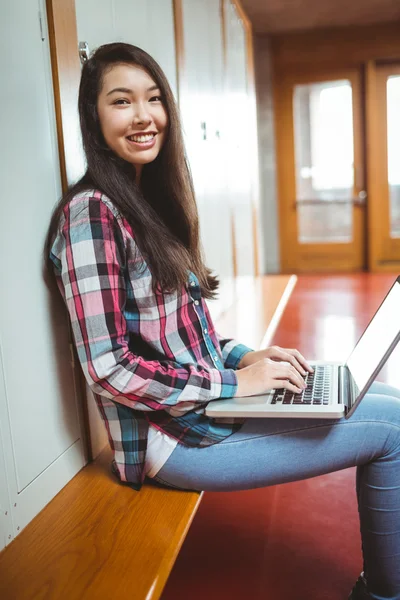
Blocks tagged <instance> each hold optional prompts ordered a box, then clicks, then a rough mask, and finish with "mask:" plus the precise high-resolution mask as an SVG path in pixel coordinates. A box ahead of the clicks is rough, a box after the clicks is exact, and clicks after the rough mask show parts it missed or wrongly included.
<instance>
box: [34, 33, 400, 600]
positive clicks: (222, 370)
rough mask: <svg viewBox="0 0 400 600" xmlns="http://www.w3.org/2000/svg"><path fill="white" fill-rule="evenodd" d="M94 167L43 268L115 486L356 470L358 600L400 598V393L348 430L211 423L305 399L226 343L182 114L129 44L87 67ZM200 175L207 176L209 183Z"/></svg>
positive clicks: (287, 355) (86, 117) (84, 84)
mask: <svg viewBox="0 0 400 600" xmlns="http://www.w3.org/2000/svg"><path fill="white" fill-rule="evenodd" d="M79 111H80V120H81V129H82V136H83V145H84V149H85V153H86V158H87V171H86V173H85V175H84V176H83V178H82V179H81V180H80V181H79V182H78V183H77V184H76V185H74V186H73V187H72V188H71V189H70V191H69V192H68V193H67V194H66V196H65V197H64V198H62V200H61V201H60V203H59V204H58V205H57V207H56V208H55V210H54V214H53V217H52V220H51V224H50V229H49V233H48V238H47V241H46V249H45V253H46V258H47V259H48V262H49V268H50V269H51V271H52V272H54V274H55V277H56V280H57V283H58V286H59V289H60V292H61V294H62V296H63V298H64V301H65V303H66V306H67V309H68V311H69V315H70V319H71V324H72V329H73V335H74V340H75V344H76V349H77V353H78V356H79V360H80V363H81V366H82V369H83V371H84V374H85V377H86V380H87V382H88V384H89V385H90V387H91V389H92V390H93V392H94V394H95V398H96V402H97V405H98V408H99V411H100V413H101V416H102V418H103V420H104V423H105V426H106V428H107V432H108V436H109V440H110V444H111V447H112V449H113V451H114V461H113V470H114V472H115V473H116V475H117V476H118V477H119V479H120V480H121V481H123V482H128V483H130V484H131V485H132V486H133V487H135V488H136V489H140V487H141V484H142V482H143V480H144V478H145V476H147V477H150V478H153V479H154V480H156V481H158V482H159V483H161V484H163V485H167V486H171V487H176V488H182V489H192V490H226V491H229V490H242V489H248V488H255V487H262V486H268V485H274V484H277V483H283V482H288V481H294V480H298V479H303V478H307V477H314V476H316V475H321V474H323V473H328V472H331V471H335V470H339V469H344V468H347V467H351V466H355V465H356V466H357V467H358V471H357V495H358V502H359V512H360V521H361V534H362V542H363V552H364V574H365V576H364V575H362V576H361V577H360V578H359V580H358V582H357V584H356V586H355V588H354V589H353V591H352V594H351V596H350V597H351V598H352V599H353V600H360V599H367V598H371V599H376V600H377V599H381V600H382V599H386V600H400V391H398V390H395V389H392V388H389V387H387V386H384V385H383V384H375V385H374V386H373V388H372V389H371V392H370V393H369V394H368V396H367V397H366V398H365V399H364V400H363V402H362V404H361V405H360V407H359V408H358V410H357V411H356V413H355V414H354V415H353V417H352V418H351V419H349V420H345V419H341V420H338V421H333V420H316V419H312V420H307V419H289V418H288V419H248V420H246V421H245V422H243V420H242V421H237V420H236V421H235V420H232V422H230V423H227V422H217V421H216V420H214V419H210V418H208V417H207V416H206V415H205V414H204V410H205V407H206V406H207V403H208V402H210V401H212V400H215V399H221V398H230V397H233V396H235V395H236V396H247V395H252V394H258V393H261V392H263V391H265V390H266V389H270V388H288V389H290V390H292V391H296V392H298V391H300V390H302V389H303V388H304V380H303V376H304V375H305V373H306V371H310V370H311V368H310V366H309V365H308V363H307V361H306V360H305V359H304V357H303V356H302V355H301V354H300V353H299V352H298V351H297V350H288V349H282V348H277V347H272V348H268V349H267V350H260V351H253V350H251V349H250V348H247V347H246V346H244V345H242V344H240V343H237V342H235V341H234V340H231V339H223V338H221V336H219V335H218V334H217V333H216V331H215V329H214V324H213V322H212V320H211V318H210V314H209V312H208V309H207V304H206V302H205V300H206V299H208V298H213V297H214V296H215V294H216V292H217V288H218V279H217V278H216V277H215V276H213V275H212V274H211V271H210V270H209V269H208V268H207V267H206V266H205V264H204V261H203V258H202V254H201V248H200V241H199V225H198V215H197V209H196V203H195V199H194V193H193V186H192V181H191V177H190V173H189V170H188V166H187V163H186V159H185V154H184V148H183V143H182V136H181V129H180V124H179V118H178V112H177V108H176V106H175V102H174V99H173V95H172V93H171V90H170V87H169V85H168V82H167V80H166V78H165V75H164V74H163V72H162V70H161V69H160V67H159V66H158V65H157V63H156V62H155V61H154V60H153V59H152V58H151V57H150V56H149V55H148V54H146V53H145V52H143V51H142V50H140V49H139V48H136V47H135V46H130V45H128V44H119V43H115V44H107V45H105V46H102V47H100V48H99V49H98V50H97V51H96V52H95V53H94V55H93V56H92V57H91V58H90V59H89V60H88V62H87V63H86V64H85V65H84V67H83V70H82V79H81V84H80V91H79ZM204 176H205V177H206V176H207V174H206V173H205V174H204Z"/></svg>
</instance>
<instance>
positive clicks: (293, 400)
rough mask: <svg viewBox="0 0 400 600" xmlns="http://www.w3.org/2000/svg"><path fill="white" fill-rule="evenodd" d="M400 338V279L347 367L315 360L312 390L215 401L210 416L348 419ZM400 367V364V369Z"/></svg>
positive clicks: (308, 379) (268, 392)
mask: <svg viewBox="0 0 400 600" xmlns="http://www.w3.org/2000/svg"><path fill="white" fill-rule="evenodd" d="M399 340H400V276H399V277H397V279H396V281H395V282H394V284H393V285H392V287H391V289H390V290H389V292H388V294H387V295H386V297H385V299H384V300H383V302H382V304H381V305H380V307H379V308H378V310H377V311H376V313H375V315H374V317H373V318H372V320H371V321H370V323H369V325H368V327H367V328H366V329H365V331H364V333H363V334H362V336H361V338H360V339H359V341H358V343H357V345H356V347H355V348H354V350H353V351H352V353H351V354H350V356H349V358H348V360H347V362H346V363H345V364H338V363H328V362H323V361H312V362H310V363H309V364H311V366H312V367H313V368H314V373H312V374H311V373H308V374H307V375H306V376H305V377H304V379H305V381H306V383H307V388H306V389H305V390H304V391H303V392H301V393H299V394H294V393H293V392H290V391H289V390H286V389H276V390H275V389H273V390H266V392H265V393H263V394H258V395H255V396H247V397H243V398H228V399H226V400H212V401H211V402H210V403H209V404H208V405H207V407H206V411H205V412H206V415H208V416H209V417H215V418H219V417H221V418H224V417H257V418H260V417H273V418H276V417H290V418H307V419H309V418H318V419H321V418H326V419H336V418H337V419H340V418H341V417H346V418H349V417H351V415H352V414H353V413H354V411H355V410H356V408H357V406H358V405H359V404H360V402H361V400H362V399H363V397H364V396H365V394H366V393H367V391H368V389H369V387H370V386H371V384H372V383H373V381H374V380H375V378H376V377H377V375H378V373H379V372H380V370H381V369H382V367H383V366H384V364H385V363H386V361H387V359H388V358H389V356H390V354H391V353H392V352H393V350H394V348H395V347H396V345H397V343H398V342H399ZM399 368H400V365H399Z"/></svg>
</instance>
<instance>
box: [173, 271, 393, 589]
mask: <svg viewBox="0 0 400 600" xmlns="http://www.w3.org/2000/svg"><path fill="white" fill-rule="evenodd" d="M392 281H393V276H391V275H367V274H359V275H351V276H329V277H318V276H300V277H299V281H298V283H297V286H296V288H295V290H294V293H293V295H292V298H291V299H290V301H289V304H288V306H287V308H286V311H285V314H284V316H283V318H282V321H281V323H280V326H279V328H278V332H277V334H276V336H275V339H274V340H273V342H274V343H275V344H278V345H280V346H286V347H297V348H298V349H299V350H300V351H302V352H303V354H305V355H306V356H307V357H310V358H321V359H331V360H345V359H346V358H347V355H348V354H349V352H350V351H351V349H352V347H353V346H354V344H355V342H356V341H357V339H358V337H359V336H360V334H361V332H362V330H363V328H364V327H365V326H366V324H367V323H368V321H369V319H370V317H371V316H372V315H373V313H374V311H375V310H376V308H377V307H378V306H379V304H380V301H381V300H382V297H383V295H384V294H385V292H386V291H387V290H388V288H389V287H390V285H391V283H392ZM399 358H400V353H399V352H398V351H396V354H395V356H393V358H392V359H391V361H390V364H389V368H388V369H386V370H385V373H384V376H381V377H380V379H382V380H383V379H385V380H386V381H389V382H390V383H392V384H394V385H400V380H399V375H398V371H400V370H399V369H397V368H396V367H394V368H393V365H396V364H397V365H398V364H399V361H398V359H399ZM391 365H392V366H391ZM288 460H289V457H288ZM354 476H355V470H354V469H348V470H346V471H341V472H338V473H333V474H330V475H325V476H322V477H317V478H314V479H309V480H306V481H302V482H296V483H290V484H286V485H280V486H274V487H270V488H264V489H259V490H250V491H246V492H231V493H206V494H204V496H203V500H202V502H201V504H200V508H199V510H198V513H197V515H196V517H195V519H194V522H193V524H192V526H191V529H190V531H189V533H188V535H187V538H186V540H185V543H184V545H183V547H182V550H181V552H180V554H179V556H178V559H177V561H176V564H175V566H174V569H173V571H172V573H171V575H170V578H169V580H168V582H167V585H166V588H165V590H164V593H163V595H162V600H180V599H185V600H186V599H187V600H200V599H201V600H203V599H205V598H207V600H214V599H219V600H225V599H229V600H243V599H251V600H344V599H347V596H348V593H349V590H350V589H351V587H352V585H353V583H354V581H355V579H356V578H357V576H358V573H359V571H360V569H361V553H360V537H359V524H358V517H357V506H356V500H355V492H354Z"/></svg>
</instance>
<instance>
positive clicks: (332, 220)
mask: <svg viewBox="0 0 400 600" xmlns="http://www.w3.org/2000/svg"><path fill="white" fill-rule="evenodd" d="M293 101H294V137H295V162H296V200H297V201H300V202H302V201H303V202H310V201H311V200H313V201H315V200H318V201H321V202H320V203H319V204H314V205H313V204H305V205H304V206H301V204H300V205H299V204H298V205H297V206H298V229H299V241H300V242H301V243H313V242H314V243H316V242H349V241H351V239H352V229H353V222H352V218H353V207H352V204H351V202H350V200H351V198H352V196H353V187H354V164H353V163H354V146H353V106H352V89H351V83H350V82H349V81H348V80H339V81H328V82H322V83H316V84H308V85H297V86H295V90H294V98H293ZM337 200H341V201H342V204H340V203H337V202H334V201H337ZM346 200H349V202H348V203H346V202H343V201H346Z"/></svg>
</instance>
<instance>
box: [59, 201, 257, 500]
mask: <svg viewBox="0 0 400 600" xmlns="http://www.w3.org/2000/svg"><path fill="white" fill-rule="evenodd" d="M51 260H52V262H53V263H54V268H55V275H56V279H57V284H58V287H59V289H60V292H61V294H62V296H63V298H64V301H65V304H66V306H67V309H68V312H69V316H70V320H71V326H72V332H73V336H74V340H75V345H76V350H77V354H78V357H79V361H80V364H81V367H82V369H83V372H84V375H85V377H86V380H87V382H88V384H89V386H90V388H91V389H92V391H93V392H94V396H95V399H96V403H97V406H98V408H99V411H100V413H101V416H102V418H103V420H104V423H105V426H106V428H107V432H108V438H109V441H110V445H111V448H112V449H113V452H114V460H113V465H112V466H113V470H114V472H115V473H116V474H117V475H118V477H119V478H120V480H121V481H124V482H129V483H131V484H132V487H134V488H135V489H140V487H141V484H142V482H143V479H144V462H145V455H146V447H147V433H148V426H149V423H151V424H152V425H153V426H154V427H156V428H158V429H160V430H161V431H163V432H164V433H166V434H168V435H170V436H172V437H173V438H175V439H176V440H178V442H180V443H182V444H184V445H186V446H195V447H202V446H209V445H211V444H215V443H218V442H220V441H221V440H223V439H225V438H226V437H228V436H229V435H231V434H232V433H233V432H234V431H237V430H238V429H239V428H240V423H238V422H235V420H234V419H233V420H232V422H231V423H221V422H217V421H215V420H214V419H211V418H209V417H207V416H206V415H205V414H204V409H205V407H206V406H207V403H208V402H210V400H215V399H220V398H231V397H232V396H234V395H235V393H236V389H237V377H236V373H235V369H236V368H237V365H238V363H239V362H240V360H241V358H242V357H243V356H244V355H245V354H246V353H247V352H249V351H250V350H251V349H250V348H248V347H247V346H244V345H242V344H238V343H237V342H235V341H234V340H230V339H223V338H221V336H219V335H218V334H217V333H216V332H215V329H214V325H213V322H212V320H211V317H210V314H209V311H208V308H207V304H206V302H205V300H204V299H203V298H202V297H201V292H200V286H199V281H198V279H197V277H196V275H195V274H194V273H192V272H188V281H187V284H186V285H185V286H183V287H182V289H181V291H180V292H174V293H171V294H166V293H163V292H162V291H158V290H157V292H156V293H154V292H153V290H152V276H151V272H150V270H149V268H148V266H147V264H146V263H145V261H144V258H143V255H142V254H141V253H140V252H139V250H138V246H137V244H136V243H135V239H134V234H133V232H132V229H131V227H130V225H129V223H128V222H127V221H126V219H124V218H123V217H122V216H121V215H120V214H119V212H118V211H117V209H116V208H115V207H114V205H113V204H112V203H111V201H110V200H109V199H108V198H107V197H105V196H104V195H103V194H101V193H100V192H98V191H93V190H92V191H90V192H85V193H82V194H79V195H77V196H75V197H74V198H73V200H71V201H70V202H69V203H68V204H67V205H66V207H65V209H64V213H63V216H62V217H61V220H60V223H59V227H58V233H57V236H56V238H55V240H54V243H53V246H52V250H51Z"/></svg>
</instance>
